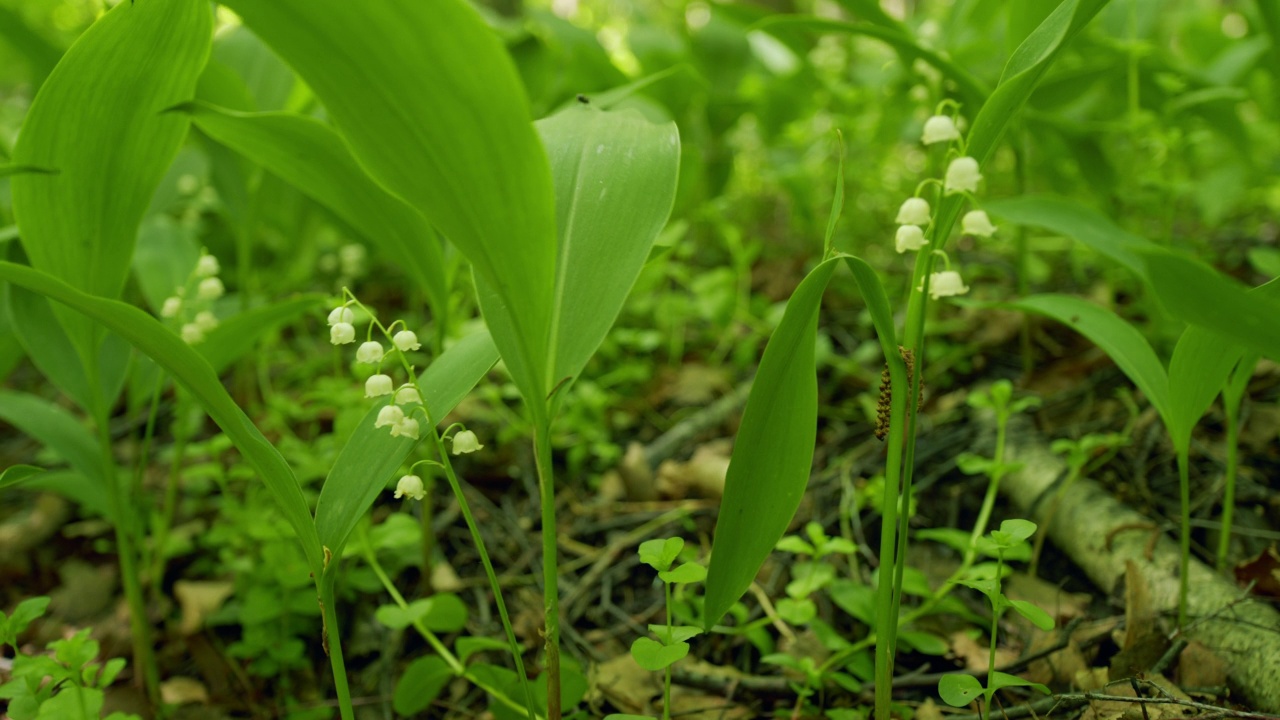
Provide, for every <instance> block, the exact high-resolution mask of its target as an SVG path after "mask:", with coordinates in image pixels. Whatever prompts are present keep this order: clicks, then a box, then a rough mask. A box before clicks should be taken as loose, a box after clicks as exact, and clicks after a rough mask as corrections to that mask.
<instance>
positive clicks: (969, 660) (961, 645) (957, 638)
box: [951, 632, 1018, 672]
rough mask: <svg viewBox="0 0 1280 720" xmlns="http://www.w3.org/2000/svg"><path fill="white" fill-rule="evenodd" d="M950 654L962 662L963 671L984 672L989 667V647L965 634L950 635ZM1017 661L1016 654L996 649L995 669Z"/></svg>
mask: <svg viewBox="0 0 1280 720" xmlns="http://www.w3.org/2000/svg"><path fill="white" fill-rule="evenodd" d="M951 652H952V653H953V654H955V656H956V658H957V659H959V660H963V661H964V666H965V669H967V670H973V671H975V672H986V671H987V669H988V668H989V667H990V661H991V647H990V646H989V645H986V644H983V643H981V642H979V641H978V640H975V639H973V638H972V637H970V636H969V633H967V632H958V633H952V634H951ZM1017 659H1018V654H1017V653H1015V652H1013V651H1011V650H1008V649H1006V648H1001V647H997V648H996V667H1003V666H1005V665H1008V664H1009V663H1011V662H1013V661H1014V660H1017Z"/></svg>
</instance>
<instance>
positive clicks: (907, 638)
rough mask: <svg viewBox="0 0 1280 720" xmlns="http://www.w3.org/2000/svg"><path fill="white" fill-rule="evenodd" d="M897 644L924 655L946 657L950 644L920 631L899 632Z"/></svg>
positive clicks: (931, 634)
mask: <svg viewBox="0 0 1280 720" xmlns="http://www.w3.org/2000/svg"><path fill="white" fill-rule="evenodd" d="M898 642H899V643H901V644H902V645H903V646H904V647H906V648H908V649H912V650H915V651H916V652H921V653H924V654H925V655H946V654H947V653H948V652H950V651H951V643H949V642H947V641H946V640H943V639H942V638H940V637H938V636H937V635H934V634H933V633H930V632H924V631H922V630H900V631H898Z"/></svg>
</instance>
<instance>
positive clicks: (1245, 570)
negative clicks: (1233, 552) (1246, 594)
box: [1235, 545, 1280, 598]
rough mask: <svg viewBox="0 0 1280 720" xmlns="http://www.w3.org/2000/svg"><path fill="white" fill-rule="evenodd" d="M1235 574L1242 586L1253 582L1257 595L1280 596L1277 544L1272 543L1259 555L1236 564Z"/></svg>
mask: <svg viewBox="0 0 1280 720" xmlns="http://www.w3.org/2000/svg"><path fill="white" fill-rule="evenodd" d="M1235 575H1236V582H1237V583H1239V584H1240V586H1241V587H1247V586H1248V585H1249V583H1253V594H1255V595H1262V596H1265V597H1273V598H1276V597H1280V553H1277V552H1276V546H1275V545H1272V546H1271V547H1269V548H1267V549H1266V550H1263V551H1262V552H1261V553H1259V554H1258V557H1256V558H1253V559H1252V560H1245V561H1244V562H1242V563H1240V564H1239V565H1236V567H1235Z"/></svg>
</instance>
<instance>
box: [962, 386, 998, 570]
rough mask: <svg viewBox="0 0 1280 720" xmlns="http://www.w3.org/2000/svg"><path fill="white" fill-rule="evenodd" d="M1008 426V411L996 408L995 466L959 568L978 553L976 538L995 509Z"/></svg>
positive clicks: (980, 535) (963, 567)
mask: <svg viewBox="0 0 1280 720" xmlns="http://www.w3.org/2000/svg"><path fill="white" fill-rule="evenodd" d="M1008 426H1009V414H1008V411H1007V410H1002V409H998V410H996V452H995V456H994V458H993V459H994V461H995V467H994V468H993V469H992V471H991V474H990V475H989V478H990V481H989V482H988V483H987V494H986V496H984V497H983V498H982V508H981V509H980V510H979V511H978V520H977V522H975V523H974V525H973V532H972V533H970V535H969V549H968V550H966V551H965V553H964V562H963V563H962V564H961V570H968V569H969V568H970V567H971V566H972V565H973V561H974V559H976V558H977V555H978V539H979V538H981V537H982V536H983V535H986V534H987V524H988V523H989V522H991V511H992V510H993V509H995V505H996V493H997V492H998V491H999V490H1000V479H1001V478H1002V477H1004V441H1005V434H1006V431H1007V429H1008Z"/></svg>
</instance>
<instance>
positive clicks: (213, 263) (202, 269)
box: [196, 255, 222, 278]
mask: <svg viewBox="0 0 1280 720" xmlns="http://www.w3.org/2000/svg"><path fill="white" fill-rule="evenodd" d="M221 269H222V268H221V267H220V266H219V265H218V258H216V257H214V256H212V255H201V256H200V259H199V260H198V261H197V262H196V275H198V276H200V277H203V278H207V277H213V276H214V275H217V274H218V271H220V270H221Z"/></svg>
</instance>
